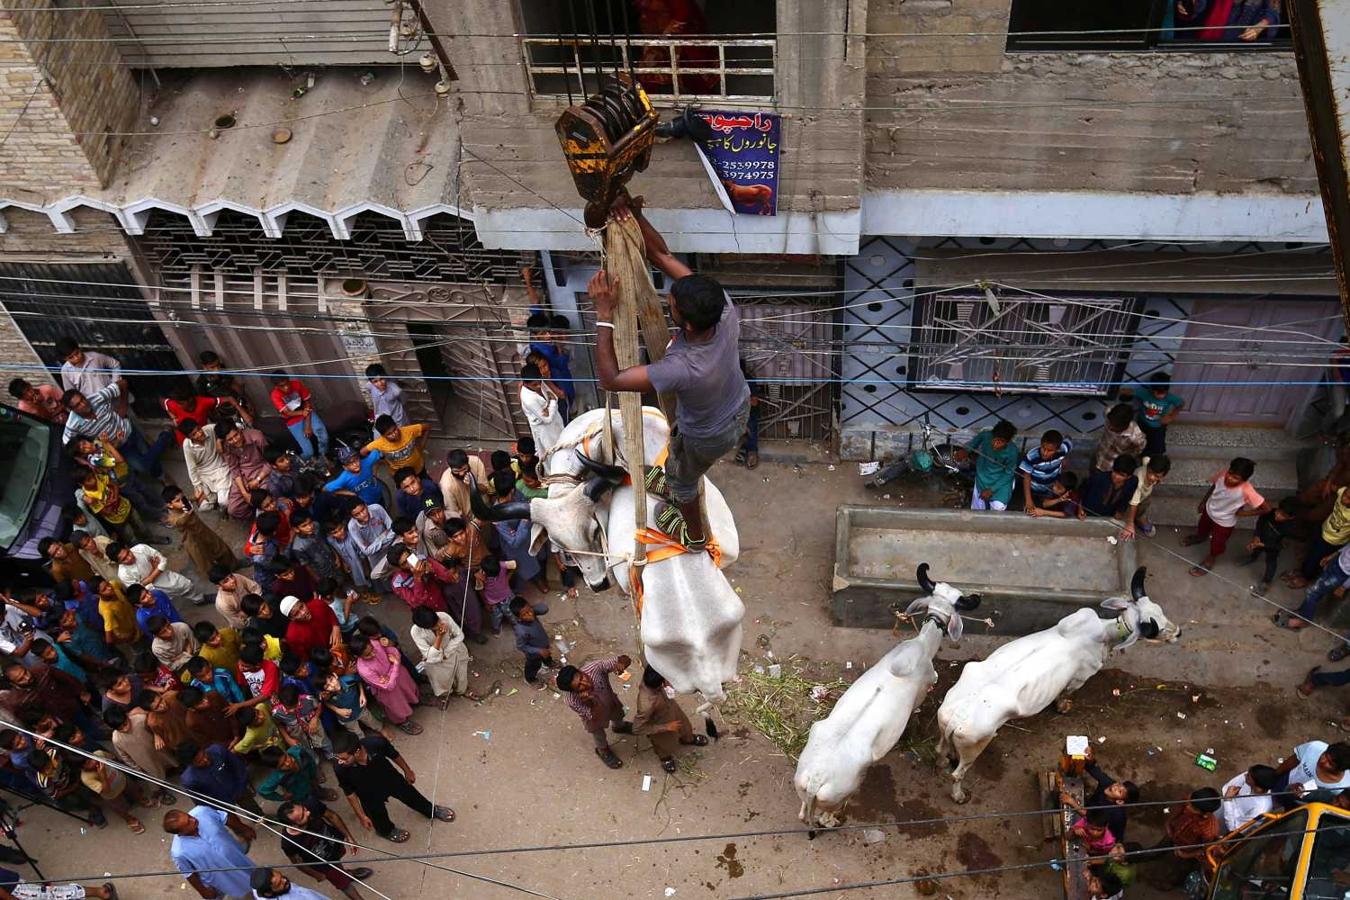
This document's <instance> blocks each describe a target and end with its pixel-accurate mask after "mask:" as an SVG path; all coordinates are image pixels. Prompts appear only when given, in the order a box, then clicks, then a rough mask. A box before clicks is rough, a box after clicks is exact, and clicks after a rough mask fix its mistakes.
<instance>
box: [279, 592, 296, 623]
mask: <svg viewBox="0 0 1350 900" xmlns="http://www.w3.org/2000/svg"><path fill="white" fill-rule="evenodd" d="M299 605H300V598H299V597H290V596H288V597H285V598H283V599H282V601H281V614H282V615H283V616H286V617H287V618H290V615H291V610H293V609H295V608H296V607H297V606H299Z"/></svg>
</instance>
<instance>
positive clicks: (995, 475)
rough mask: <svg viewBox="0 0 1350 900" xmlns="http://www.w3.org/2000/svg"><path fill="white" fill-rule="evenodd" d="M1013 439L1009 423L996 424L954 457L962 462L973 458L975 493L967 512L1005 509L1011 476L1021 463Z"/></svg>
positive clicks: (1020, 456) (1012, 430) (1011, 486)
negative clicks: (969, 456)
mask: <svg viewBox="0 0 1350 900" xmlns="http://www.w3.org/2000/svg"><path fill="white" fill-rule="evenodd" d="M1016 436H1017V429H1016V428H1015V427H1013V423H1011V422H1009V421H1007V420H1000V421H999V423H998V424H997V425H995V426H994V427H993V428H990V429H987V430H985V431H981V432H980V433H979V434H977V435H976V436H975V439H974V440H973V441H971V442H970V443H969V444H967V445H966V448H965V450H959V451H957V453H956V454H954V455H955V456H956V457H957V458H958V460H959V459H964V458H965V457H966V455H967V454H973V455H974V456H975V490H974V491H973V492H972V494H971V498H970V508H971V509H977V510H985V509H992V510H996V511H1002V510H1005V509H1007V508H1008V501H1009V500H1011V499H1012V492H1013V481H1014V476H1015V475H1016V473H1017V467H1018V465H1019V463H1020V462H1021V459H1022V455H1021V454H1020V453H1018V452H1017V448H1016V447H1014V446H1013V443H1012V440H1013V438H1014V437H1016Z"/></svg>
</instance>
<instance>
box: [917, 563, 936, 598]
mask: <svg viewBox="0 0 1350 900" xmlns="http://www.w3.org/2000/svg"><path fill="white" fill-rule="evenodd" d="M914 574H915V577H916V578H917V579H918V582H919V590H921V591H923V592H924V593H925V594H931V593H933V591H935V590H937V585H935V584H933V579H931V578H929V577H928V563H919V570H918V571H917V572H915V573H914Z"/></svg>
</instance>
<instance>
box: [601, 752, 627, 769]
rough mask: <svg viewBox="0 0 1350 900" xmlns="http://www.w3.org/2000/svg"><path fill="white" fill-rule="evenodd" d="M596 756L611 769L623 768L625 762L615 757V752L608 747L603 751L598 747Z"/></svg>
mask: <svg viewBox="0 0 1350 900" xmlns="http://www.w3.org/2000/svg"><path fill="white" fill-rule="evenodd" d="M595 755H596V756H598V757H600V761H601V762H603V763H604V764H605V765H607V766H609V767H610V768H611V769H622V768H623V760H621V759H619V757H617V756H615V755H614V751H613V750H611V749H609V748H608V747H606V748H605V749H603V750H601V749H600V748H599V747H596V748H595Z"/></svg>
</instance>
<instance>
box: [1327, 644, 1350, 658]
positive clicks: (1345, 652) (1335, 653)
mask: <svg viewBox="0 0 1350 900" xmlns="http://www.w3.org/2000/svg"><path fill="white" fill-rule="evenodd" d="M1347 656H1350V645H1346V644H1342V645H1341V646H1339V647H1332V648H1331V649H1330V650H1328V651H1327V659H1329V660H1331V661H1332V662H1340V661H1341V660H1343V659H1345V658H1346V657H1347Z"/></svg>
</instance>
